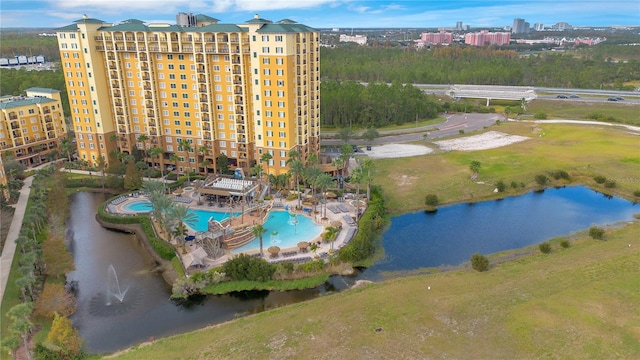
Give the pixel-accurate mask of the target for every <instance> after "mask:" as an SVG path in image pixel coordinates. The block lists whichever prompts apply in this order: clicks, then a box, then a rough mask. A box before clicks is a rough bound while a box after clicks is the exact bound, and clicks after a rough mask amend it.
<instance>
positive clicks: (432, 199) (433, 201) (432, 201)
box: [424, 194, 439, 206]
mask: <svg viewBox="0 0 640 360" xmlns="http://www.w3.org/2000/svg"><path fill="white" fill-rule="evenodd" d="M438 202H439V199H438V195H436V194H429V195H427V196H426V197H425V199H424V203H425V205H427V206H438Z"/></svg>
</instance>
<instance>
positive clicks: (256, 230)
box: [251, 224, 267, 257]
mask: <svg viewBox="0 0 640 360" xmlns="http://www.w3.org/2000/svg"><path fill="white" fill-rule="evenodd" d="M251 232H252V233H253V236H255V237H257V238H258V239H260V255H261V256H262V257H264V251H263V250H262V234H264V233H265V232H267V229H265V227H264V226H262V224H258V225H256V226H254V227H252V228H251Z"/></svg>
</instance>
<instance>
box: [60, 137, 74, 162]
mask: <svg viewBox="0 0 640 360" xmlns="http://www.w3.org/2000/svg"><path fill="white" fill-rule="evenodd" d="M60 151H61V152H62V155H63V156H66V157H67V160H68V161H69V162H71V154H73V148H72V145H71V140H69V139H68V138H64V139H62V140H61V141H60Z"/></svg>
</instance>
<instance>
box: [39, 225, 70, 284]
mask: <svg viewBox="0 0 640 360" xmlns="http://www.w3.org/2000/svg"><path fill="white" fill-rule="evenodd" d="M42 258H43V260H44V263H45V264H46V265H47V267H46V273H47V274H49V275H52V276H55V277H56V278H59V277H60V276H61V275H62V276H64V274H66V273H68V272H69V271H73V270H74V269H75V266H74V263H73V256H71V253H69V251H68V250H67V246H66V245H65V244H64V240H63V239H62V238H60V237H58V236H57V235H55V234H50V235H49V238H48V239H47V240H45V241H44V243H43V244H42Z"/></svg>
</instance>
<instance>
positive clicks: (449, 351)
mask: <svg viewBox="0 0 640 360" xmlns="http://www.w3.org/2000/svg"><path fill="white" fill-rule="evenodd" d="M639 233H640V223H639V222H635V223H634V225H630V226H627V227H625V228H622V229H617V230H609V231H608V232H607V235H606V241H596V240H592V239H590V238H584V237H581V238H579V239H577V240H574V241H573V243H572V246H571V247H570V248H568V249H561V248H560V247H558V246H557V245H556V246H554V249H553V251H552V253H551V254H546V255H545V254H541V253H539V252H535V254H534V255H531V256H528V257H524V258H520V259H519V260H514V261H510V262H506V263H502V264H499V265H493V266H492V268H491V269H490V270H489V271H488V272H486V273H477V272H475V271H473V270H458V271H453V272H447V273H436V274H431V275H422V276H414V277H404V278H398V279H393V280H388V281H385V282H381V283H375V284H372V285H368V286H366V287H365V288H358V289H354V290H350V291H345V292H342V293H338V294H334V295H329V296H324V297H319V298H317V299H314V300H311V301H307V302H303V303H299V304H295V305H291V306H286V307H283V308H279V309H275V310H271V311H267V312H263V313H260V314H257V315H252V316H248V317H245V318H240V319H237V320H234V321H232V322H230V323H226V324H222V325H218V326H214V327H211V328H207V329H204V330H200V331H196V332H193V333H189V334H183V335H178V336H174V337H171V338H166V339H160V340H157V341H155V342H153V343H152V344H144V345H140V346H137V347H135V348H134V349H132V350H129V351H127V352H125V353H121V354H117V355H116V356H114V357H112V358H116V359H154V360H161V359H178V358H180V359H248V358H258V359H264V358H277V359H303V358H321V359H381V358H387V359H416V358H454V359H468V358H474V359H530V358H551V359H576V358H594V359H605V358H618V359H623V358H637V356H638V354H640V328H639V327H638V324H640V312H638V308H637V306H638V304H640V281H639V277H638V269H639V268H640V238H639V237H638V234H639ZM628 244H631V247H629V246H628ZM428 287H430V290H429V289H428Z"/></svg>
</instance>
